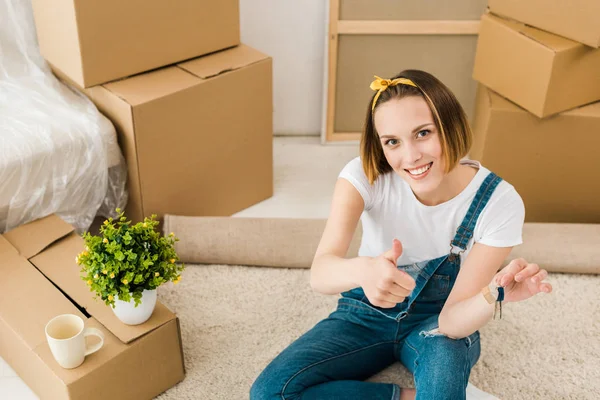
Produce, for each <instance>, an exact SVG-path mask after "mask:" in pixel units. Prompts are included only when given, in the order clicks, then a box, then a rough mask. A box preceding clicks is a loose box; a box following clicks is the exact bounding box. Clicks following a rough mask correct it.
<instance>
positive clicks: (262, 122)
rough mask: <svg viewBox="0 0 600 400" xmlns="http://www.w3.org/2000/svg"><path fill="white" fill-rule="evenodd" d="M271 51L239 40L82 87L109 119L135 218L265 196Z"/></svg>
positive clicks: (220, 209) (269, 190) (268, 189)
mask: <svg viewBox="0 0 600 400" xmlns="http://www.w3.org/2000/svg"><path fill="white" fill-rule="evenodd" d="M272 92H273V90H272V60H271V58H270V57H268V56H266V55H264V54H262V53H260V52H258V51H256V50H254V49H252V48H250V47H248V46H244V45H240V46H238V47H234V48H232V49H229V50H224V51H221V52H217V53H214V54H211V55H209V56H205V57H200V58H197V59H194V60H192V61H188V62H185V63H182V64H177V65H175V66H170V67H166V68H162V69H159V70H156V71H152V72H149V73H145V74H140V75H137V76H135V77H132V78H128V79H124V80H121V81H118V82H112V83H107V84H104V85H101V86H95V87H93V88H89V89H86V90H85V93H86V94H88V95H89V96H90V98H91V99H92V100H93V101H94V103H95V104H96V106H97V107H98V109H99V110H100V111H101V112H102V113H103V114H105V115H106V116H107V117H108V118H109V119H110V120H112V122H113V123H114V124H115V126H116V128H117V134H118V137H119V142H120V145H121V149H122V150H123V153H124V156H125V159H126V161H127V165H128V189H129V203H128V205H127V208H126V210H125V212H126V215H127V217H128V218H131V219H132V220H133V221H134V222H135V221H140V220H143V218H144V216H149V215H151V214H157V215H158V217H159V218H160V217H162V216H163V215H164V214H175V215H189V216H201V215H204V216H210V215H212V216H227V215H231V214H233V213H235V212H237V211H240V210H243V209H244V208H247V207H249V206H251V205H254V204H256V203H258V202H260V201H262V200H265V199H267V198H269V197H271V196H272V195H273V94H272Z"/></svg>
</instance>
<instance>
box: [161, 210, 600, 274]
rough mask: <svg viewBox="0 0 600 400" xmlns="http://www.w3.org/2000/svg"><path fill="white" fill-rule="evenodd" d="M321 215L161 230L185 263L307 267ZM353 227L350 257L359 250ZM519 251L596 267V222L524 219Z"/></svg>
mask: <svg viewBox="0 0 600 400" xmlns="http://www.w3.org/2000/svg"><path fill="white" fill-rule="evenodd" d="M325 223H326V220H325V219H303V218H238V217H189V216H177V215H165V217H164V224H163V229H164V231H165V233H170V232H174V233H175V235H176V236H177V237H178V238H179V239H180V240H179V242H177V244H176V251H177V253H178V255H179V257H180V259H181V261H183V262H185V263H191V264H227V265H253V266H265V267H285V268H310V265H311V263H312V260H313V257H314V255H315V251H316V250H317V246H318V245H319V240H320V239H321V235H322V234H323V230H324V228H325ZM361 234H362V230H361V229H360V224H359V228H358V229H357V231H356V233H355V235H354V237H353V239H352V242H351V244H350V248H349V250H348V254H347V256H348V257H353V256H356V255H357V254H358V248H359V246H360V237H361ZM518 257H523V258H525V259H526V260H527V261H529V262H534V263H537V264H539V265H540V266H542V267H543V268H545V269H547V270H548V271H550V272H567V273H582V274H598V273H600V225H598V224H557V223H526V224H525V226H524V228H523V244H522V245H520V246H517V247H515V248H514V249H513V251H512V252H511V254H510V256H509V258H508V259H507V260H506V262H508V261H510V260H511V259H513V258H518Z"/></svg>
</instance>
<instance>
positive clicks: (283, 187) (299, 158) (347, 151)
mask: <svg viewBox="0 0 600 400" xmlns="http://www.w3.org/2000/svg"><path fill="white" fill-rule="evenodd" d="M308 147H310V151H306V150H307V148H308ZM305 154H311V155H312V156H311V158H310V159H307V158H306V157H304V155H305ZM357 155H358V145H356V144H351V145H350V144H347V145H328V146H323V145H321V144H320V139H319V138H318V137H276V138H274V141H273V162H274V195H273V197H271V198H269V199H267V200H265V201H263V202H261V203H259V204H256V205H254V206H252V207H249V208H247V209H245V210H243V211H241V212H239V213H237V214H235V215H234V216H235V217H288V218H325V217H327V215H328V213H329V206H330V204H329V203H330V199H331V194H332V190H333V186H334V184H335V180H336V177H337V175H336V171H340V170H341V168H342V167H343V166H344V165H345V164H346V163H347V162H348V161H350V160H351V159H352V158H354V157H356V156H357ZM0 399H2V400H33V399H38V397H37V396H36V395H35V394H34V393H33V392H32V391H31V389H29V387H27V385H26V384H25V383H24V382H23V381H22V380H21V378H19V377H18V375H17V374H16V373H15V372H14V371H13V370H12V368H11V367H10V366H9V365H8V364H7V363H6V362H5V361H4V360H3V359H2V358H1V357H0Z"/></svg>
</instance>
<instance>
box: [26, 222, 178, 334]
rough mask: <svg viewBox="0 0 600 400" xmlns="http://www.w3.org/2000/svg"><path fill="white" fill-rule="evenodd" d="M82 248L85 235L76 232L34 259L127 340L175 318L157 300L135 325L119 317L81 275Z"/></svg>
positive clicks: (76, 298)
mask: <svg viewBox="0 0 600 400" xmlns="http://www.w3.org/2000/svg"><path fill="white" fill-rule="evenodd" d="M83 248H84V243H83V239H82V238H81V237H79V236H78V235H76V234H74V233H73V234H71V235H69V236H68V237H66V238H65V239H63V240H61V242H60V245H59V246H50V247H49V248H48V249H47V250H46V251H44V252H43V253H42V254H39V255H37V256H35V257H33V258H32V259H31V263H33V264H34V265H35V266H36V267H37V268H38V269H39V270H40V271H41V272H43V273H44V275H46V276H47V277H48V278H49V279H50V280H51V281H52V282H54V283H55V284H56V285H57V286H58V287H59V288H61V289H62V290H63V291H64V292H66V293H67V294H68V295H69V296H70V297H71V298H72V299H73V300H75V302H77V304H79V305H80V306H82V307H84V308H85V309H86V311H87V312H88V313H89V314H91V315H92V316H93V317H94V318H96V319H97V320H98V321H100V322H101V323H102V325H104V326H105V327H106V328H107V329H109V330H110V331H111V332H112V333H114V334H115V336H117V337H118V338H119V339H120V340H121V341H123V342H125V343H129V342H131V341H132V340H134V339H136V338H138V337H140V336H143V335H145V334H146V333H148V332H150V331H152V330H153V329H156V328H157V327H159V326H161V325H163V324H164V323H166V322H168V321H170V320H172V319H174V318H175V316H174V315H173V314H172V313H170V312H169V311H168V310H167V309H166V307H165V306H164V305H162V304H161V303H160V302H157V304H156V309H155V310H154V313H153V314H152V317H150V319H149V320H148V321H146V322H144V323H143V324H140V325H134V326H132V325H125V324H123V323H122V322H121V321H119V319H118V318H117V317H116V316H115V314H114V313H113V312H112V310H111V309H110V308H109V307H107V306H106V305H105V304H104V302H102V300H94V298H93V296H94V294H93V293H92V292H90V289H89V287H88V286H87V285H86V284H85V282H84V281H83V280H82V279H81V278H80V270H81V267H80V266H79V265H77V264H76V262H75V257H76V256H77V254H79V253H80V252H81V251H82V250H83Z"/></svg>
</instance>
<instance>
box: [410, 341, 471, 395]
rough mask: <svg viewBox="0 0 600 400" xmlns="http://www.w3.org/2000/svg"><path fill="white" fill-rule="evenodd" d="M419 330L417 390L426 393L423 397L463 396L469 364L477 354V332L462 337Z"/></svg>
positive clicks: (416, 371)
mask: <svg viewBox="0 0 600 400" xmlns="http://www.w3.org/2000/svg"><path fill="white" fill-rule="evenodd" d="M421 333H422V334H421V335H420V336H421V338H420V339H421V340H422V343H421V346H419V350H420V351H419V356H418V357H417V360H416V369H415V385H416V387H417V393H419V391H421V393H423V392H426V393H428V396H426V397H424V398H436V399H462V398H464V396H465V390H466V387H467V384H468V383H469V376H470V374H471V368H472V367H473V366H474V365H475V362H477V359H478V358H479V353H480V343H479V333H478V332H475V333H474V334H473V335H470V336H468V337H466V338H461V339H453V338H449V337H447V336H444V335H442V334H437V333H433V334H432V333H431V332H426V333H424V334H423V332H421ZM429 395H431V396H434V397H429Z"/></svg>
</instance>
